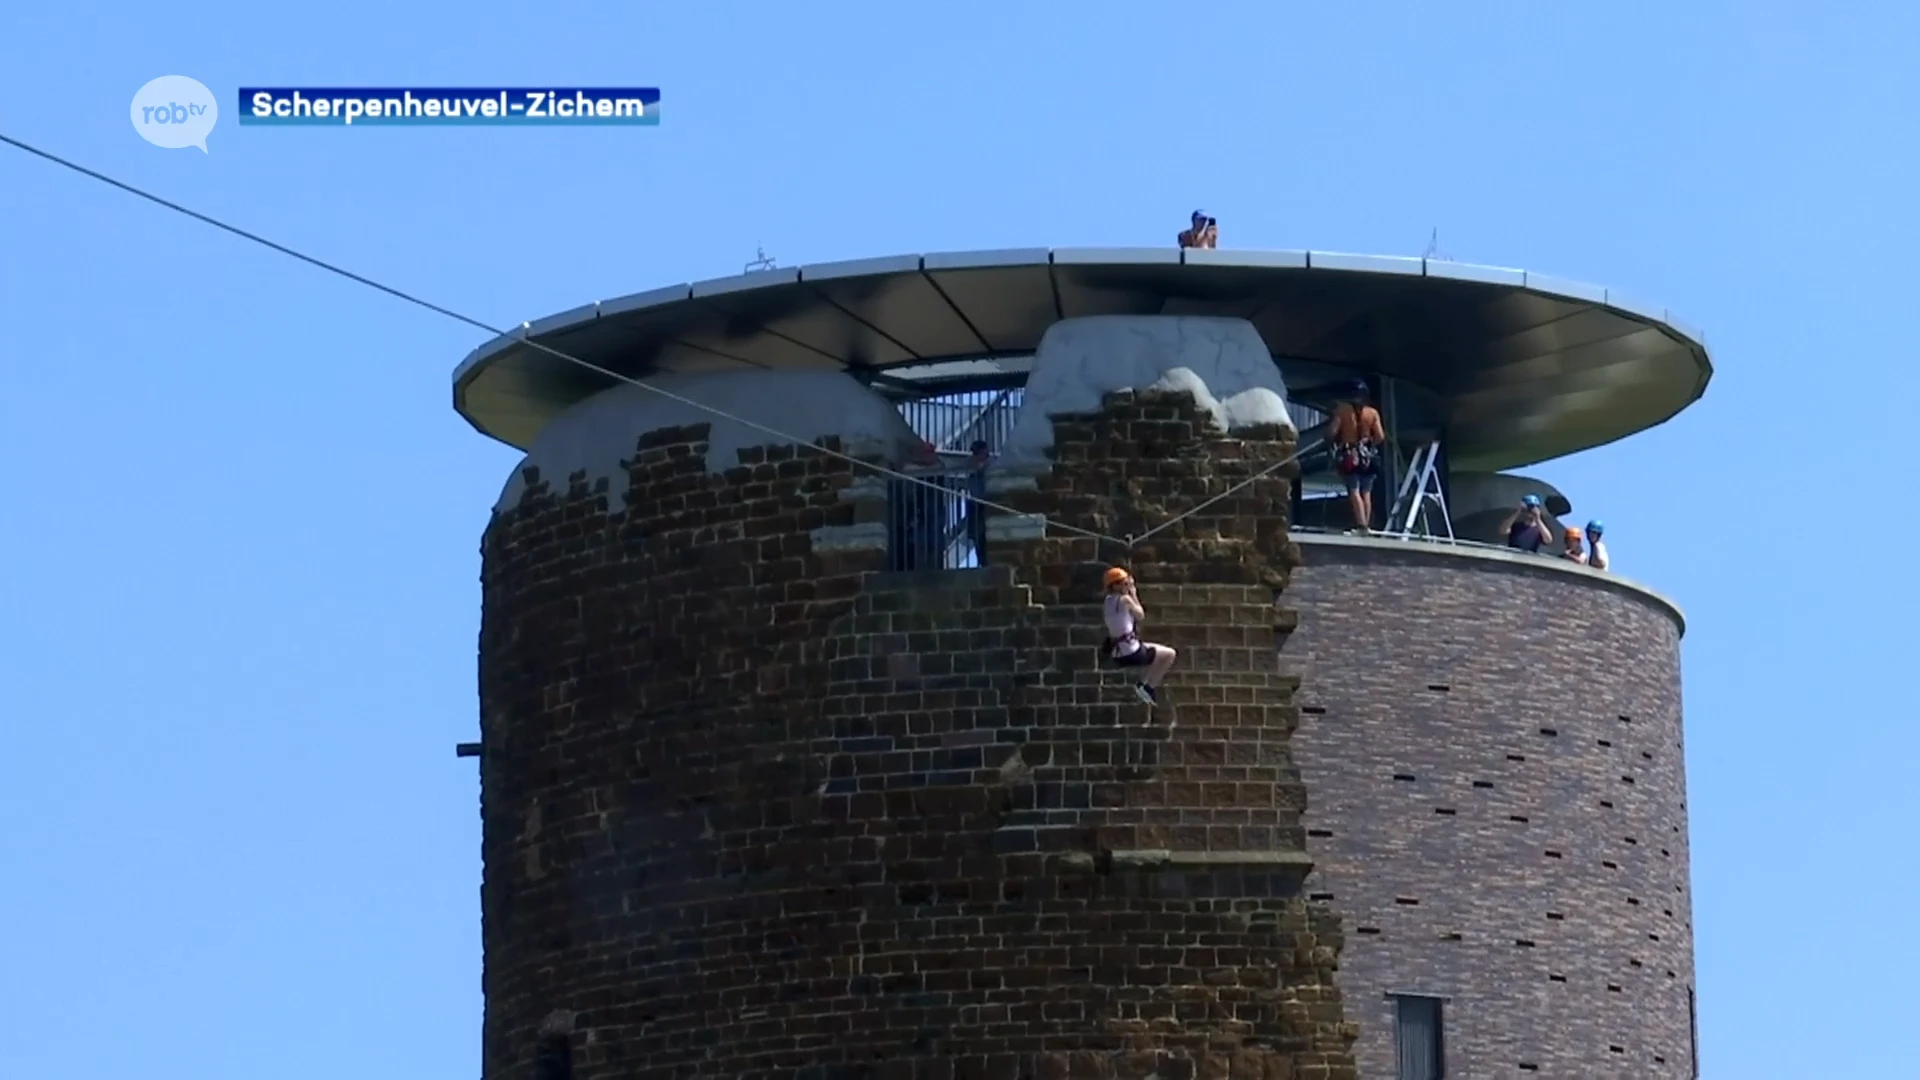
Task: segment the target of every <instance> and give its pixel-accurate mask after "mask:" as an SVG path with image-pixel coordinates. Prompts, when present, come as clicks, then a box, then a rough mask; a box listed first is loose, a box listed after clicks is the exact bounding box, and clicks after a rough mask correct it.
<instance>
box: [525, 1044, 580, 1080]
mask: <svg viewBox="0 0 1920 1080" xmlns="http://www.w3.org/2000/svg"><path fill="white" fill-rule="evenodd" d="M533 1075H534V1077H535V1078H536V1080H573V1040H572V1039H569V1038H568V1037H566V1036H565V1035H542V1036H541V1037H540V1052H539V1056H538V1057H537V1058H536V1059H535V1061H534V1067H533Z"/></svg>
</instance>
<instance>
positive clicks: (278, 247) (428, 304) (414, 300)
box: [0, 132, 1321, 551]
mask: <svg viewBox="0 0 1920 1080" xmlns="http://www.w3.org/2000/svg"><path fill="white" fill-rule="evenodd" d="M0 142H4V143H6V144H7V145H9V146H12V147H14V148H16V149H19V150H24V151H26V152H27V153H29V154H32V155H34V156H35V157H38V158H42V159H44V160H46V161H50V162H52V163H54V164H55V165H59V166H61V167H62V168H66V169H71V170H72V171H74V172H76V173H79V174H80V175H82V176H85V177H87V178H89V179H92V180H98V181H99V182H101V183H103V184H106V185H108V186H109V187H114V188H118V189H120V190H121V191H124V192H126V193H127V194H129V195H134V196H137V197H139V198H142V199H145V200H147V201H148V202H151V203H154V204H156V205H158V206H162V207H165V208H166V209H168V210H172V211H173V212H175V213H177V214H184V215H186V216H187V217H190V218H192V219H194V220H195V221H198V222H201V223H202V224H205V225H211V226H213V227H214V228H216V229H220V230H222V231H224V232H229V233H232V234H233V235H235V236H238V237H240V238H241V239H243V240H250V241H252V242H253V243H256V244H259V245H260V246H262V247H265V248H268V249H270V250H272V251H276V252H279V253H280V254H282V255H286V256H288V257H289V258H293V259H298V260H299V261H301V262H303V263H306V264H308V265H309V266H314V267H317V268H319V269H321V270H325V271H327V272H328V273H330V274H337V275H339V276H340V277H343V278H346V279H347V280H348V281H352V282H355V283H356V284H360V285H365V286H366V287H367V288H370V289H374V290H376V291H378V292H383V293H385V294H387V295H388V296H391V297H394V298H395V299H398V300H404V301H406V302H407V303H409V304H413V305H416V306H418V307H422V308H425V309H426V310H428V311H431V312H433V313H434V314H436V315H442V316H445V317H446V318H449V319H452V320H454V321H455V322H459V323H464V324H465V325H467V326H471V327H474V328H475V329H479V330H484V331H486V332H487V333H489V334H492V335H494V336H495V337H507V336H509V334H508V331H505V330H502V329H500V328H498V327H496V326H492V325H490V324H488V323H485V322H482V321H481V320H479V319H476V318H473V317H472V316H469V315H462V314H461V313H460V312H457V311H454V310H452V309H451V308H446V307H442V306H440V305H439V304H436V303H433V302H432V301H430V300H423V299H421V298H420V297H418V296H414V295H413V294H412V293H408V292H403V291H401V290H399V289H396V288H394V287H392V286H390V285H384V284H382V283H380V282H378V281H375V280H374V279H372V278H370V277H366V276H365V275H362V274H356V273H354V272H353V271H351V270H348V269H345V268H343V267H340V266H335V265H334V264H333V263H330V262H327V261H325V260H324V259H317V258H315V257H313V256H311V255H308V254H305V253H304V252H300V251H296V250H294V249H293V248H290V247H287V246H286V245H285V244H279V243H275V242H274V241H272V240H269V239H267V238H266V237H264V236H261V235H259V234H257V233H252V232H248V231H247V230H245V229H242V228H240V227H239V226H237V225H229V224H228V223H226V222H224V221H221V220H220V219H218V218H215V217H211V216H209V215H207V214H203V213H201V212H199V211H198V210H193V209H190V208H188V207H185V206H182V205H180V204H179V203H176V202H173V201H171V200H169V199H164V198H162V197H160V196H158V195H155V194H153V193H152V192H150V191H146V190H144V189H142V188H139V187H136V186H134V185H132V184H129V183H126V182H125V181H122V180H116V179H114V178H113V177H111V176H108V175H107V174H105V173H102V172H98V171H95V170H93V169H89V168H87V167H86V166H84V165H81V164H79V163H77V162H73V161H69V160H67V159H66V158H63V157H61V156H59V155H58V154H54V153H52V152H50V151H47V150H42V149H40V148H39V147H37V146H34V145H32V144H31V143H26V142H22V141H21V140H19V139H16V138H14V137H12V136H11V135H8V134H6V133H5V132H0ZM527 325H528V324H526V323H522V324H521V325H520V331H519V333H520V337H519V339H518V340H519V341H520V342H521V343H522V344H524V345H526V346H528V347H530V348H532V349H535V350H537V351H539V352H543V353H546V354H547V355H549V356H552V357H554V358H555V359H557V360H561V361H564V362H566V363H569V364H573V365H576V366H578V367H580V368H583V369H585V370H587V371H591V372H593V373H594V374H596V375H599V376H602V377H603V378H608V379H612V380H614V381H615V382H619V383H625V384H626V385H628V386H635V387H639V388H640V389H642V390H645V391H647V392H648V393H651V394H656V395H658V396H660V397H663V398H666V399H667V400H669V401H673V402H677V403H679V404H681V405H685V406H687V407H688V408H691V409H694V410H696V411H699V412H704V413H707V414H709V415H711V416H714V417H717V418H719V419H722V420H727V421H730V422H732V423H735V424H739V425H741V426H742V427H745V428H748V429H751V430H753V431H758V432H760V433H761V434H763V435H771V436H773V437H774V438H776V439H780V440H781V441H783V442H788V443H793V444H795V445H798V446H811V447H813V448H814V449H815V450H817V451H819V452H820V453H822V454H824V455H826V456H828V457H832V458H836V459H839V460H841V461H845V462H847V463H848V464H851V465H853V466H854V467H855V468H856V469H864V470H867V471H870V472H873V473H878V474H880V475H882V476H887V477H890V478H892V479H895V480H902V481H905V482H907V483H910V484H917V485H919V486H921V487H927V488H932V489H933V490H935V491H939V492H942V493H943V494H955V492H953V490H952V489H951V488H948V487H947V486H946V485H944V484H940V483H938V482H936V481H933V480H930V479H928V478H926V477H924V476H914V475H912V474H910V473H905V472H901V471H900V470H898V469H893V468H889V467H887V466H884V465H876V464H874V463H873V462H870V461H865V460H862V459H861V458H857V457H855V456H853V455H852V454H847V453H843V452H841V451H838V450H832V449H828V448H827V447H824V446H820V445H818V444H816V443H814V442H812V441H811V440H808V439H803V438H801V437H799V436H797V435H791V434H788V433H787V432H784V431H779V430H776V429H774V428H771V427H768V426H766V425H765V424H761V423H758V422H756V421H753V420H749V419H747V418H746V417H744V416H736V415H734V414H732V413H729V412H727V411H725V410H723V409H718V408H715V407H713V406H711V405H707V404H704V403H702V402H699V401H695V400H693V399H692V398H689V397H684V396H682V395H680V394H676V393H674V392H673V391H671V390H666V389H663V388H661V387H658V386H654V385H652V384H651V383H647V382H644V381H642V380H640V379H637V378H634V377H633V376H631V375H622V374H621V373H619V372H617V371H612V370H609V369H607V368H604V367H601V366H600V365H599V364H595V363H593V362H591V361H589V360H583V359H581V358H580V357H577V356H571V355H569V354H567V353H564V352H561V351H560V350H559V349H556V348H553V347H552V346H550V345H546V344H543V343H541V342H538V341H535V340H533V338H532V337H531V336H528V335H527V334H525V332H524V331H525V330H526V329H527ZM1320 445H1321V443H1320V442H1318V441H1316V442H1315V443H1314V444H1312V445H1310V446H1307V447H1304V448H1299V447H1296V449H1295V450H1294V451H1293V452H1292V453H1291V454H1288V455H1287V456H1286V457H1285V458H1282V459H1281V460H1280V461H1277V462H1275V463H1274V464H1272V465H1270V466H1268V467H1267V468H1265V469H1263V470H1261V471H1260V472H1258V473H1255V474H1254V475H1253V476H1250V477H1248V478H1246V479H1245V480H1242V481H1240V482H1239V483H1237V484H1235V485H1233V486H1232V487H1230V488H1228V489H1227V490H1225V491H1223V492H1221V493H1220V494H1218V495H1215V496H1213V497H1212V498H1209V499H1207V500H1206V501H1204V502H1201V503H1199V504H1197V505H1195V506H1193V507H1190V508H1188V509H1186V510H1184V511H1181V512H1180V513H1178V514H1175V515H1174V516H1173V517H1171V518H1168V519H1167V520H1166V521H1163V522H1161V523H1160V524H1158V525H1155V526H1154V527H1153V528H1151V529H1148V530H1147V531H1146V532H1143V533H1141V534H1139V535H1138V536H1126V537H1119V536H1109V535H1107V534H1106V533H1103V532H1099V531H1097V530H1094V529H1083V528H1081V527H1079V526H1077V525H1068V524H1066V523H1065V522H1061V521H1055V520H1053V519H1052V518H1049V517H1046V516H1045V515H1037V516H1039V517H1040V520H1041V521H1042V522H1043V523H1044V524H1045V525H1046V526H1047V527H1048V528H1052V529H1059V530H1061V531H1062V532H1068V533H1075V534H1078V535H1080V536H1085V537H1089V538H1091V539H1094V540H1105V541H1107V542H1109V543H1113V544H1118V545H1119V546H1120V547H1122V548H1123V549H1126V550H1129V551H1131V550H1132V549H1133V548H1134V547H1135V546H1136V545H1138V544H1139V543H1140V542H1142V541H1144V540H1146V539H1147V538H1148V537H1150V536H1152V535H1154V534H1155V533H1158V532H1160V531H1162V530H1164V529H1167V528H1169V527H1171V526H1173V525H1175V524H1177V523H1179V522H1180V521H1182V520H1185V519H1186V518H1188V517H1191V516H1193V515H1194V514H1197V513H1199V512H1200V511H1201V510H1204V509H1206V508H1207V507H1209V506H1212V505H1213V504H1215V503H1217V502H1219V501H1220V500H1222V499H1225V498H1227V497H1228V496H1230V495H1232V494H1233V493H1234V492H1237V491H1240V490H1241V489H1243V488H1245V487H1247V486H1248V485H1250V484H1252V483H1254V482H1255V481H1257V480H1260V479H1263V478H1265V477H1267V476H1269V475H1271V474H1272V473H1274V472H1276V471H1278V470H1279V469H1281V468H1284V467H1286V466H1287V465H1290V464H1292V463H1293V462H1294V461H1295V460H1296V459H1298V458H1299V457H1300V455H1301V454H1304V453H1308V452H1311V451H1313V450H1316V449H1318V448H1319V447H1320ZM965 498H966V499H967V501H969V502H971V503H975V504H977V505H980V506H984V507H987V508H988V509H990V510H997V511H1000V512H1001V513H1004V514H1018V515H1021V516H1036V515H1025V514H1023V512H1022V511H1019V510H1016V509H1014V508H1013V507H1010V506H1003V505H1001V504H999V503H995V502H989V501H988V500H986V499H982V498H979V497H977V496H974V495H967V496H965Z"/></svg>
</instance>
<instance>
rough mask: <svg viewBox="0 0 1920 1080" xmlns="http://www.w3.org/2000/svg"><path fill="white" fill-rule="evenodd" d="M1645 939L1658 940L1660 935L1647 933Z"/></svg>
mask: <svg viewBox="0 0 1920 1080" xmlns="http://www.w3.org/2000/svg"><path fill="white" fill-rule="evenodd" d="M1647 940H1648V941H1659V940H1660V935H1659V934H1648V935H1647Z"/></svg>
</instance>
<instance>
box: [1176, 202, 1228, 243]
mask: <svg viewBox="0 0 1920 1080" xmlns="http://www.w3.org/2000/svg"><path fill="white" fill-rule="evenodd" d="M1180 246H1181V247H1183V248H1211V247H1219V246H1220V226H1219V225H1218V224H1217V223H1215V221H1214V220H1213V219H1212V218H1210V217H1208V216H1207V212H1206V211H1205V210H1195V211H1194V212H1193V226H1192V227H1191V228H1188V229H1185V230H1182V232H1181V233H1180Z"/></svg>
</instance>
